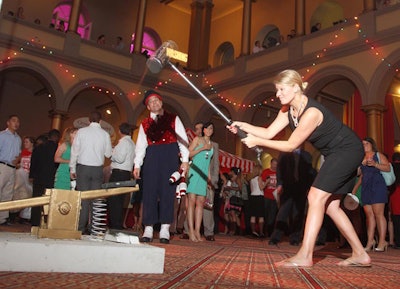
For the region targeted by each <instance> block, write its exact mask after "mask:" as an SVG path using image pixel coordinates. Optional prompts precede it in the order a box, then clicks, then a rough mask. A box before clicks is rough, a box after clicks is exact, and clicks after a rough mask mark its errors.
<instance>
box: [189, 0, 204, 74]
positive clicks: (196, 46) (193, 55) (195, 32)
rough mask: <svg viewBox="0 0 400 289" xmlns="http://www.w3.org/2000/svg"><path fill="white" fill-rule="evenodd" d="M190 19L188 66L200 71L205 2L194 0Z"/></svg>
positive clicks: (190, 68)
mask: <svg viewBox="0 0 400 289" xmlns="http://www.w3.org/2000/svg"><path fill="white" fill-rule="evenodd" d="M191 8H192V12H191V19H190V36H189V50H188V51H189V54H188V63H187V67H188V69H189V70H191V71H199V70H200V69H201V68H202V65H201V57H200V55H201V50H202V49H203V46H202V43H201V41H202V27H203V10H204V4H203V3H202V2H201V1H199V0H193V2H192V4H191Z"/></svg>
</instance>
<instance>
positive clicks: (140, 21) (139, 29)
mask: <svg viewBox="0 0 400 289" xmlns="http://www.w3.org/2000/svg"><path fill="white" fill-rule="evenodd" d="M146 7H147V0H140V3H139V11H138V14H137V18H136V29H135V42H134V48H133V53H135V54H140V53H141V52H142V43H143V30H144V23H145V19H146Z"/></svg>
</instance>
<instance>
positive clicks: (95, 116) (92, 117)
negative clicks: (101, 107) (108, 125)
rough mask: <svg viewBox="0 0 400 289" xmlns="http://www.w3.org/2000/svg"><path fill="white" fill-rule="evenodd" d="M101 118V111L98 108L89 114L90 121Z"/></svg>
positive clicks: (96, 120) (97, 120)
mask: <svg viewBox="0 0 400 289" xmlns="http://www.w3.org/2000/svg"><path fill="white" fill-rule="evenodd" d="M100 120H101V113H100V112H99V111H97V110H95V111H92V112H91V113H90V116H89V121H90V122H100Z"/></svg>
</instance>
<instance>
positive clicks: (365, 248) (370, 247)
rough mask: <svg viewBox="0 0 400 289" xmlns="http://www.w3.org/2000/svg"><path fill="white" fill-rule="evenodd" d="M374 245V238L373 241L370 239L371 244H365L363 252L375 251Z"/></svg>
mask: <svg viewBox="0 0 400 289" xmlns="http://www.w3.org/2000/svg"><path fill="white" fill-rule="evenodd" d="M375 246H376V241H375V240H374V241H372V244H371V245H369V246H368V245H367V246H366V247H364V250H365V252H371V251H375V250H376V248H375Z"/></svg>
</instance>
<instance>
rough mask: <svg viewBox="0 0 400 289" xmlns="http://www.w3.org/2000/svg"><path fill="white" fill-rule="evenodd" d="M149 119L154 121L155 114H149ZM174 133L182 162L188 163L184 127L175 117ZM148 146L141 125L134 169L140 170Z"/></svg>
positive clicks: (186, 138)
mask: <svg viewBox="0 0 400 289" xmlns="http://www.w3.org/2000/svg"><path fill="white" fill-rule="evenodd" d="M150 117H151V118H152V119H155V118H156V117H157V115H156V114H155V113H152V112H151V113H150ZM175 132H176V135H177V139H178V147H179V151H180V153H181V159H182V162H189V149H188V144H189V140H188V137H187V134H186V130H185V127H184V126H183V123H182V121H181V120H180V118H179V117H178V116H176V117H175ZM147 146H148V143H147V136H146V134H145V132H144V128H143V125H142V124H140V127H139V134H138V138H137V141H136V150H135V161H134V163H135V168H140V167H141V166H142V164H143V159H144V157H145V155H146V148H147Z"/></svg>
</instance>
